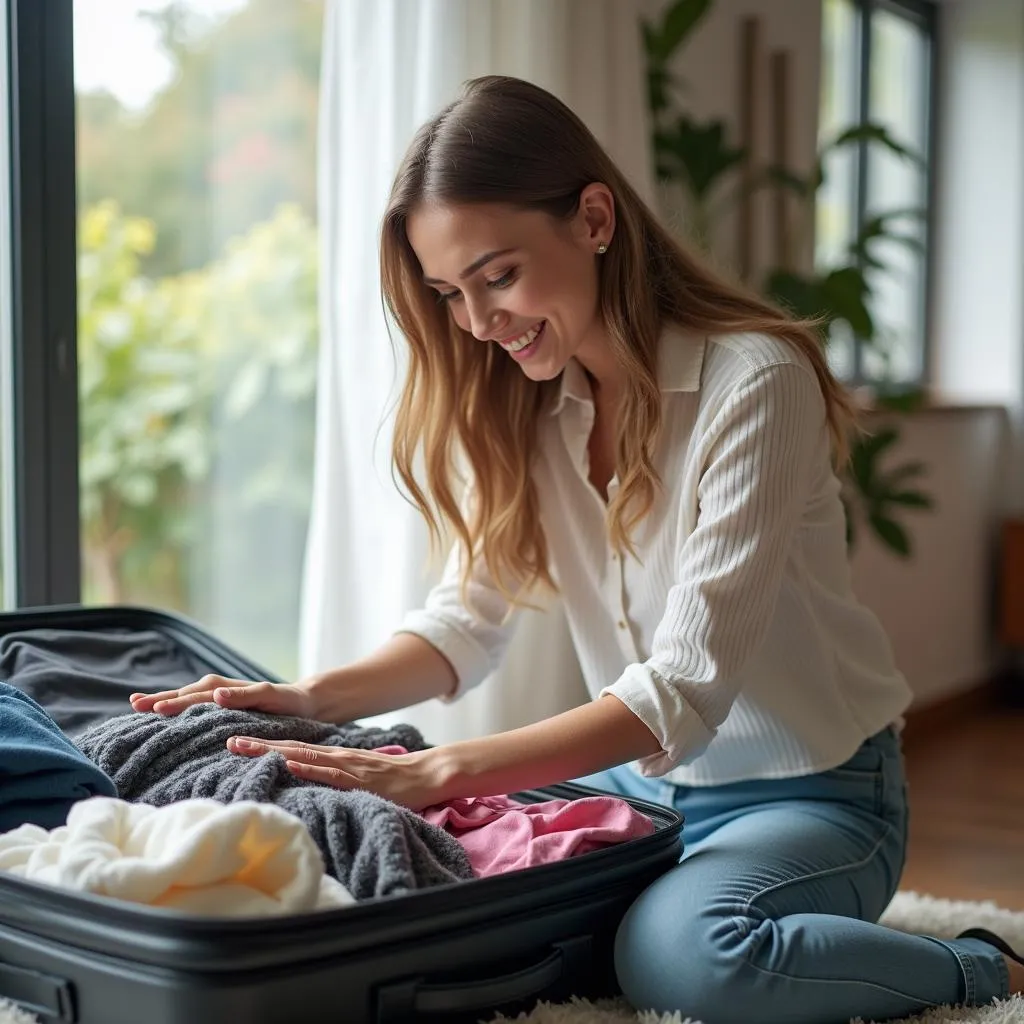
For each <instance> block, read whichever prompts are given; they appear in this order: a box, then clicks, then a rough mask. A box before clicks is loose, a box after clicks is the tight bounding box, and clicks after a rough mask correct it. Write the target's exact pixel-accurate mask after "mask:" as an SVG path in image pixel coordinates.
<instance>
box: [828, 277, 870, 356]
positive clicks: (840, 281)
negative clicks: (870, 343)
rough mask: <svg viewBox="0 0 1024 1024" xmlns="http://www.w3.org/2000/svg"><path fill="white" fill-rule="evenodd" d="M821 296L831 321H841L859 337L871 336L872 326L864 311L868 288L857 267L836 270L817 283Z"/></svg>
mask: <svg viewBox="0 0 1024 1024" xmlns="http://www.w3.org/2000/svg"><path fill="white" fill-rule="evenodd" d="M820 287H821V294H822V297H823V298H824V300H825V302H826V303H827V306H826V308H827V309H828V311H829V312H830V313H831V314H832V319H834V320H845V321H846V322H847V323H848V324H849V325H850V327H851V328H852V329H853V331H854V333H856V334H857V335H858V336H860V337H861V338H866V339H871V338H873V337H874V336H875V323H874V320H873V319H872V317H871V313H870V311H869V310H868V307H867V302H866V297H867V294H868V291H869V289H868V285H867V282H866V281H865V279H864V274H863V273H862V272H861V270H860V268H859V267H840V268H839V269H838V270H833V271H832V272H831V273H830V274H828V275H826V277H825V278H823V279H822V281H821V286H820Z"/></svg>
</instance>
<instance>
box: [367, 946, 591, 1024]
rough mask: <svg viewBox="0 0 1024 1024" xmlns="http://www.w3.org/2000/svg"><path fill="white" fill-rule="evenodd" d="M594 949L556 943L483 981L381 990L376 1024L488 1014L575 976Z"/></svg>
mask: <svg viewBox="0 0 1024 1024" xmlns="http://www.w3.org/2000/svg"><path fill="white" fill-rule="evenodd" d="M592 945H593V943H592V939H591V936H589V935H586V936H579V937H577V938H574V939H566V940H564V941H562V942H555V943H553V948H552V949H551V951H550V952H549V953H548V954H547V955H546V956H545V957H544V958H543V959H542V960H540V961H538V962H537V963H535V964H532V965H531V966H529V967H523V968H521V969H520V970H517V971H511V972H510V973H508V974H498V975H494V976H493V977H490V978H481V979H479V980H478V981H466V982H454V983H452V984H447V985H429V984H427V983H426V982H425V981H424V979H423V978H422V977H418V978H406V979H404V980H402V981H397V982H394V983H393V984H390V985H382V986H381V987H380V988H379V989H378V990H377V1024H398V1022H401V1021H408V1020H409V1018H410V1016H411V1015H413V1014H422V1015H440V1014H453V1013H470V1012H473V1011H475V1010H487V1009H490V1008H491V1007H494V1006H499V1005H501V1004H503V1003H512V1002H519V1001H520V1000H524V999H529V998H530V997H531V996H535V995H540V994H541V993H542V992H544V991H545V990H546V989H548V988H550V987H551V986H552V985H554V984H555V983H556V982H557V981H560V980H561V979H562V978H564V977H565V976H566V975H567V974H569V973H570V972H574V971H575V970H576V969H577V968H578V967H580V966H584V965H586V964H589V962H590V955H591V948H592Z"/></svg>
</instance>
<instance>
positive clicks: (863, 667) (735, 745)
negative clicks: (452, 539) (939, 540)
mask: <svg viewBox="0 0 1024 1024" xmlns="http://www.w3.org/2000/svg"><path fill="white" fill-rule="evenodd" d="M658 379H659V384H660V388H661V391H662V424H663V425H662V431H661V435H660V438H659V441H658V445H657V449H656V453H655V468H656V469H657V471H658V473H659V475H660V477H661V481H662V485H663V486H662V489H661V491H660V493H659V494H658V495H657V497H656V499H655V503H654V506H653V508H652V509H651V511H650V513H649V514H648V515H647V517H646V518H645V519H644V520H643V521H642V522H641V524H640V525H639V526H638V527H637V528H636V529H635V530H634V533H633V543H634V546H635V548H636V551H637V554H638V555H639V558H638V559H637V558H634V557H632V556H631V555H629V554H625V555H623V556H622V557H620V556H619V555H618V554H617V553H616V552H615V551H614V550H613V548H612V546H611V542H610V539H609V534H608V530H607V523H606V505H605V502H604V500H603V499H602V498H601V496H600V495H599V494H598V492H597V490H596V489H595V488H594V486H593V485H592V484H591V482H590V480H589V474H588V463H589V458H588V448H587V442H588V438H589V436H590V431H591V428H592V426H593V423H594V403H593V398H592V394H591V390H590V385H589V381H588V379H587V376H586V374H585V372H584V371H583V369H582V367H581V366H580V365H579V364H578V363H577V362H576V361H575V360H572V361H570V363H569V364H568V365H567V367H566V369H565V371H564V372H563V374H562V380H561V389H560V392H559V393H558V396H557V401H556V402H555V403H554V404H553V406H552V408H551V409H550V410H549V411H548V412H545V413H544V414H542V416H543V419H542V422H541V423H540V424H539V453H538V457H537V460H536V463H535V465H534V467H533V479H534V481H535V485H536V487H537V493H538V499H539V503H540V512H541V521H542V523H543V527H544V531H545V535H546V538H547V543H548V551H549V557H550V559H551V568H552V571H553V575H554V578H555V580H556V581H557V584H558V586H559V589H560V592H561V596H562V599H563V601H564V605H565V610H566V614H567V618H568V621H569V627H570V630H571V632H572V636H573V640H574V642H575V646H576V651H577V654H578V657H579V659H580V665H581V668H582V671H583V677H584V680H585V681H586V684H587V687H588V689H589V691H590V693H591V695H592V696H594V697H598V696H601V695H603V694H607V693H610V694H613V695H614V696H615V697H617V698H618V699H619V700H621V701H622V702H623V703H624V704H625V705H626V706H627V707H628V708H630V709H631V710H632V711H633V713H634V714H636V715H637V716H638V717H639V718H640V719H641V720H642V721H643V722H644V723H645V724H646V725H647V727H648V728H649V729H650V730H651V732H652V733H653V734H654V735H655V736H656V737H657V738H658V740H659V741H660V743H661V748H662V749H661V751H660V752H659V753H657V754H654V755H653V756H651V757H647V758H644V759H643V760H641V761H639V762H637V764H636V767H637V768H638V770H639V771H641V772H642V773H643V774H644V775H652V776H665V777H666V778H667V780H668V781H671V782H675V783H678V784H682V785H718V784H722V783H728V782H734V781H738V780H742V779H753V778H783V777H787V776H794V775H803V774H807V773H811V772H815V771H821V770H824V769H827V768H832V767H835V766H836V765H838V764H841V763H842V762H843V761H845V760H846V759H847V758H848V757H850V756H851V755H852V754H853V752H854V751H855V750H856V749H857V747H858V746H859V745H860V743H861V742H862V741H863V740H864V739H866V738H867V737H868V736H870V735H872V734H874V733H875V732H877V731H878V730H880V729H882V728H884V727H885V726H887V725H889V724H891V723H893V722H894V721H898V720H899V717H900V715H901V713H902V712H903V710H904V709H905V708H906V707H907V705H908V704H909V701H910V690H909V688H908V687H907V684H906V681H905V680H904V678H903V676H902V675H901V674H900V672H899V671H898V670H897V668H896V666H895V664H894V661H893V655H892V650H891V647H890V645H889V642H888V640H887V638H886V636H885V633H884V632H883V630H882V628H881V626H880V624H879V622H878V621H877V619H876V618H875V616H874V615H873V613H872V612H870V611H869V610H868V609H867V608H865V607H864V606H863V605H861V604H860V602H859V601H858V600H857V598H856V597H855V596H854V594H853V591H852V589H851V584H850V571H849V565H848V561H847V549H846V530H845V518H844V512H843V506H842V503H841V501H840V498H839V490H840V484H839V480H838V478H837V476H836V474H835V472H834V471H833V469H832V466H831V462H830V457H829V437H828V431H827V428H826V423H825V406H824V401H823V399H822V395H821V391H820V388H819V385H818V382H817V379H816V377H815V375H814V371H813V370H812V369H811V366H810V364H809V362H808V361H807V360H806V358H805V357H803V356H802V355H801V354H800V353H798V352H796V351H795V350H794V349H793V348H792V347H791V346H789V345H788V344H786V343H785V342H782V341H780V340H778V339H775V338H771V337H766V336H763V335H751V334H734V335H725V336H712V337H707V338H705V337H703V336H701V335H695V334H690V333H686V332H683V331H679V330H675V329H673V330H670V331H666V333H665V335H664V337H663V339H662V342H661V348H660V354H659V367H658ZM510 443H514V439H510ZM617 488H618V481H617V479H615V478H613V479H612V481H611V483H610V485H609V488H608V493H609V498H610V497H612V496H613V495H614V494H615V492H616V489H617ZM459 564H460V558H459V552H458V551H457V550H456V551H455V552H453V554H452V556H451V558H450V559H449V562H448V565H447V568H446V570H445V575H444V578H443V579H442V581H441V582H440V583H439V584H438V586H437V587H435V588H434V589H433V590H432V592H431V593H430V595H429V597H428V600H427V602H426V607H425V608H424V609H423V610H420V611H416V612H413V613H411V614H410V615H408V616H407V617H406V619H405V621H404V622H403V623H402V626H401V631H402V632H411V633H416V634H418V635H419V636H421V637H423V638H424V639H426V640H427V641H428V642H430V643H431V644H433V645H434V646H435V647H436V648H437V649H438V650H439V651H441V653H442V654H444V655H445V657H446V658H447V659H448V660H449V661H450V662H451V664H452V666H453V668H454V670H455V673H456V675H457V677H458V687H457V690H456V691H455V694H454V697H455V698H457V697H458V696H459V695H460V694H461V693H463V692H465V691H466V690H467V689H469V688H470V687H472V686H474V685H476V684H478V683H479V682H480V681H482V680H483V679H484V678H485V677H486V676H487V674H488V673H489V672H491V671H492V670H493V669H494V668H495V667H496V666H497V664H498V662H499V661H500V659H501V656H502V654H503V652H504V650H505V647H506V645H507V642H508V640H509V638H510V634H511V630H512V621H513V617H509V616H508V614H507V613H508V611H509V607H508V604H507V603H506V601H505V600H504V599H503V598H502V597H501V595H500V593H498V591H497V590H496V589H495V588H494V586H493V584H492V583H491V581H490V579H489V577H488V575H487V572H486V569H485V568H484V567H483V566H482V565H477V566H475V567H474V574H473V576H472V580H471V584H470V587H469V598H470V599H469V601H468V604H469V605H470V607H471V608H472V611H470V610H468V609H467V608H466V607H465V606H464V605H463V603H462V602H461V600H460V596H459ZM536 685H537V686H544V678H543V675H542V674H538V677H537V679H536Z"/></svg>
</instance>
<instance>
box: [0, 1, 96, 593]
mask: <svg viewBox="0 0 1024 1024" xmlns="http://www.w3.org/2000/svg"><path fill="white" fill-rule="evenodd" d="M4 17H5V19H6V40H7V67H6V68H5V69H3V70H4V71H5V72H6V74H7V86H8V89H7V94H8V110H7V117H8V126H9V150H8V151H9V156H10V191H9V197H8V200H9V204H10V205H9V209H10V225H11V238H10V239H9V245H10V247H11V281H10V282H9V288H10V296H11V308H10V309H9V310H8V311H6V315H7V316H8V317H9V323H10V337H11V346H12V350H11V353H10V366H11V380H10V389H11V394H10V396H9V398H10V402H9V408H10V421H9V422H7V423H5V424H3V429H4V430H5V431H9V438H10V441H9V443H8V444H7V446H6V449H7V451H8V452H9V453H10V457H11V459H12V461H13V465H12V466H10V467H8V468H7V471H8V472H10V473H12V474H13V481H14V486H13V507H12V508H5V509H4V515H6V516H11V517H12V519H13V524H12V527H13V529H12V531H11V532H12V533H13V538H14V552H13V555H14V565H8V566H6V567H5V569H6V572H7V574H8V576H9V577H10V578H12V579H11V582H9V583H8V584H7V586H6V589H7V593H8V595H10V597H12V598H13V602H14V604H15V606H16V607H19V608H23V607H31V606H40V605H52V604H75V603H78V602H79V601H80V599H81V539H80V531H81V520H80V515H79V479H78V464H79V430H78V361H77V324H78V301H77V237H76V207H77V203H76V191H77V186H76V166H75V83H74V45H73V21H74V19H73V7H72V0H4Z"/></svg>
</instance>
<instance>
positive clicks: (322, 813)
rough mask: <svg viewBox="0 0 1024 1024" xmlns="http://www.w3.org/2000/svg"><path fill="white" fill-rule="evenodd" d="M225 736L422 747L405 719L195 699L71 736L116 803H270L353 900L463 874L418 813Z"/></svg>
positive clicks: (466, 874) (454, 854)
mask: <svg viewBox="0 0 1024 1024" xmlns="http://www.w3.org/2000/svg"><path fill="white" fill-rule="evenodd" d="M229 736H255V737H259V738H260V739H278V740H301V741H303V742H306V743H319V744H326V745H329V746H335V747H358V748H360V749H363V750H371V749H373V748H374V747H381V746H386V745H388V744H400V745H401V746H403V747H406V748H407V749H409V750H422V749H423V748H424V746H425V744H424V742H423V738H422V736H421V735H420V734H419V732H417V730H416V729H414V728H413V727H412V726H410V725H397V726H395V727H394V728H391V729H368V728H362V727H360V726H356V725H344V726H336V725H325V724H324V723H322V722H312V721H309V720H308V719H304V718H288V717H284V716H277V715H264V714H260V713H256V712H250V711H234V710H228V709H226V708H221V707H218V706H217V705H214V704H197V705H194V706H193V707H190V708H188V709H187V710H186V711H184V712H182V714H180V715H178V716H176V717H174V718H164V717H162V716H160V715H156V714H136V713H131V714H128V715H123V716H121V717H119V718H114V719H111V720H110V721H108V722H105V723H104V724H102V725H98V726H96V727H95V728H93V729H91V730H89V731H88V732H86V733H85V734H84V735H82V736H80V737H78V739H77V741H76V743H77V746H78V747H79V749H80V750H81V751H82V752H83V753H84V754H85V755H86V757H88V758H89V760H91V761H92V762H93V763H94V764H96V765H97V766H98V767H99V768H101V769H102V770H103V771H105V772H106V773H107V775H109V776H110V777H111V778H112V779H113V780H114V783H115V784H116V786H117V789H118V793H119V795H120V796H121V798H122V799H124V800H129V801H132V802H136V803H147V804H153V805H155V806H164V805H166V804H170V803H174V802H175V801H177V800H186V799H189V798H192V797H209V798H212V799H214V800H219V801H220V802H221V803H231V802H233V801H237V800H257V801H261V802H272V803H275V804H277V806H279V807H282V808H284V810H286V811H288V812H289V813H291V814H294V815H295V816H296V817H298V818H299V819H301V821H302V822H303V824H304V825H305V826H306V828H308V829H309V831H310V833H311V834H312V836H313V839H314V840H315V841H316V843H317V845H318V846H319V847H320V850H321V852H322V853H323V855H324V861H325V864H326V866H327V870H328V873H329V874H331V875H333V876H334V877H335V878H337V879H338V881H340V882H342V883H343V884H344V885H346V886H347V887H348V889H349V891H350V892H351V893H352V895H353V896H355V898H356V899H366V898H369V897H373V896H390V895H394V894H397V893H403V892H409V891H410V890H414V889H420V888H424V887H427V886H432V885H440V884H443V883H446V882H455V881H459V880H462V879H467V878H472V877H473V870H472V868H471V867H470V864H469V859H468V857H467V855H466V852H465V850H464V849H463V848H462V847H461V846H460V845H459V843H458V842H457V841H456V840H455V839H454V838H452V837H451V836H450V835H448V833H446V832H445V831H444V830H443V829H440V828H437V827H436V826H434V825H430V824H428V823H427V822H426V821H424V820H423V818H421V817H420V816H419V815H418V814H415V813H413V812H412V811H410V810H408V809H406V808H404V807H399V806H397V805H396V804H393V803H391V802H389V801H387V800H383V799H381V798H380V797H378V796H374V795H373V794H371V793H366V792H363V791H343V790H338V789H333V788H331V787H328V786H323V785H320V784H317V783H313V782H309V781H307V780H304V779H297V778H295V777H294V776H293V775H291V774H290V773H289V772H288V770H287V768H286V767H285V760H284V758H283V757H281V756H280V755H279V754H268V755H264V756H263V757H258V758H248V757H241V756H239V755H237V754H232V753H231V752H230V751H229V750H228V749H227V748H226V746H225V743H226V742H227V739H228V737H229Z"/></svg>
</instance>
